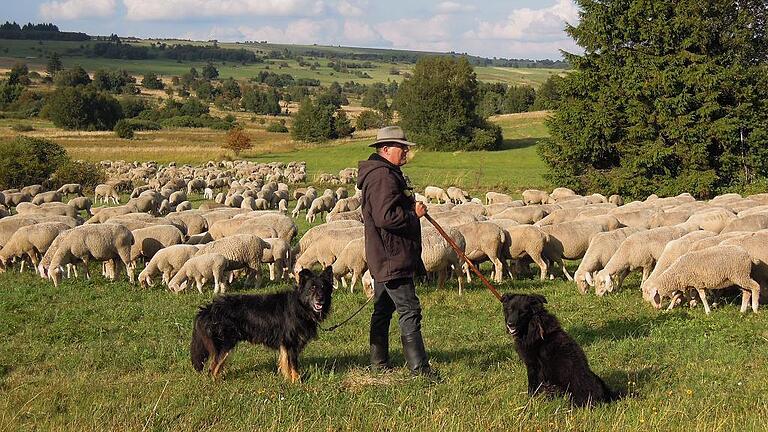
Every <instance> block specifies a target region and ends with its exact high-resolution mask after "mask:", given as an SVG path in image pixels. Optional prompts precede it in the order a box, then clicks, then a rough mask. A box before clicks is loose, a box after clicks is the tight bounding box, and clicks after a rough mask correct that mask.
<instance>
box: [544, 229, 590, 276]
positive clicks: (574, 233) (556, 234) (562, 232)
mask: <svg viewBox="0 0 768 432" xmlns="http://www.w3.org/2000/svg"><path fill="white" fill-rule="evenodd" d="M541 229H542V231H544V232H545V233H546V234H548V235H549V237H550V241H549V243H548V247H547V250H546V253H545V254H546V256H547V258H549V259H551V260H555V261H558V262H562V260H563V259H568V260H576V259H581V258H582V257H584V254H585V253H586V252H587V248H588V247H589V242H590V241H592V237H594V236H595V235H597V234H598V233H601V232H603V231H605V228H604V227H603V226H602V225H599V224H596V223H592V222H589V221H573V222H563V223H559V224H554V225H547V226H544V227H541ZM562 268H563V274H564V275H565V277H566V279H568V280H569V281H572V280H573V278H572V277H571V275H570V274H569V273H568V270H567V269H566V268H565V266H563V267H562Z"/></svg>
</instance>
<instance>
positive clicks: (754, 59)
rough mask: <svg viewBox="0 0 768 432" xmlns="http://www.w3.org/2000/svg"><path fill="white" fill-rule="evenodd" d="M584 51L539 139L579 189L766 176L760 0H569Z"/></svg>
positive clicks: (765, 15) (556, 179) (553, 173)
mask: <svg viewBox="0 0 768 432" xmlns="http://www.w3.org/2000/svg"><path fill="white" fill-rule="evenodd" d="M576 2H577V3H578V5H579V6H580V9H581V13H580V16H581V19H580V22H579V24H578V25H576V26H568V27H567V29H566V31H567V32H568V33H569V34H570V35H571V37H573V38H574V40H575V41H576V42H577V43H578V44H579V45H580V46H581V47H583V48H584V51H585V53H584V55H575V54H568V53H566V54H565V55H566V58H567V60H568V61H569V63H570V64H571V65H572V66H573V69H574V72H573V73H571V74H569V75H568V76H567V77H565V79H563V80H562V82H561V83H560V84H561V86H560V91H561V94H560V96H561V98H562V101H561V105H560V107H559V108H558V109H557V111H556V112H555V114H554V115H553V117H552V118H551V119H550V120H549V122H548V125H549V128H550V131H551V139H550V140H548V141H547V142H546V143H544V144H543V145H542V146H540V148H539V149H540V152H541V155H542V156H543V157H544V160H545V161H546V162H547V164H548V165H549V167H550V173H549V179H550V180H551V181H552V182H553V183H554V184H556V185H558V186H568V187H572V188H574V189H576V190H578V191H580V192H586V191H594V192H603V193H606V194H608V193H621V194H624V195H628V196H630V197H643V196H647V195H649V194H652V193H656V194H659V195H674V194H678V193H681V192H690V193H692V194H694V195H696V196H698V197H702V198H706V197H710V196H712V195H714V194H716V193H719V192H723V191H726V190H742V189H745V188H746V189H749V186H750V185H754V184H756V183H760V182H766V179H768V109H767V108H768V106H766V101H767V100H768V66H767V62H766V60H767V59H768V35H767V32H766V20H767V19H768V3H767V2H765V1H764V0H736V1H733V0H711V1H707V2H702V1H698V0H678V1H675V2H669V1H666V0H576Z"/></svg>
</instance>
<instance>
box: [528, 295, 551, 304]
mask: <svg viewBox="0 0 768 432" xmlns="http://www.w3.org/2000/svg"><path fill="white" fill-rule="evenodd" d="M546 302H547V298H546V297H544V296H543V295H541V294H531V303H534V304H544V303H546Z"/></svg>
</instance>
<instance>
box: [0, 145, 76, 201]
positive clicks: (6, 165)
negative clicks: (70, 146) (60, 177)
mask: <svg viewBox="0 0 768 432" xmlns="http://www.w3.org/2000/svg"><path fill="white" fill-rule="evenodd" d="M67 161H68V157H67V153H66V151H64V148H63V147H61V146H60V145H58V144H56V143H55V142H53V141H50V140H46V139H42V138H30V137H24V136H20V137H16V138H15V139H13V140H11V141H7V142H4V143H0V189H9V188H19V187H23V186H27V185H31V184H40V183H43V182H44V181H46V180H48V177H49V176H50V175H51V174H52V173H53V172H54V171H56V170H57V169H58V168H59V167H60V166H61V165H63V164H64V163H66V162H67Z"/></svg>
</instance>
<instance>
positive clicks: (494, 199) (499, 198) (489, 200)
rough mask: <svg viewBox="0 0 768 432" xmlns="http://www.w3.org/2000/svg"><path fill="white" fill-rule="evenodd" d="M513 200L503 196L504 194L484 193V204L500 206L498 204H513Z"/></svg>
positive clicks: (505, 195)
mask: <svg viewBox="0 0 768 432" xmlns="http://www.w3.org/2000/svg"><path fill="white" fill-rule="evenodd" d="M514 201H515V200H514V198H512V197H511V196H509V195H507V194H505V193H499V192H492V191H491V192H486V194H485V204H486V205H490V204H500V203H511V202H514Z"/></svg>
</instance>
